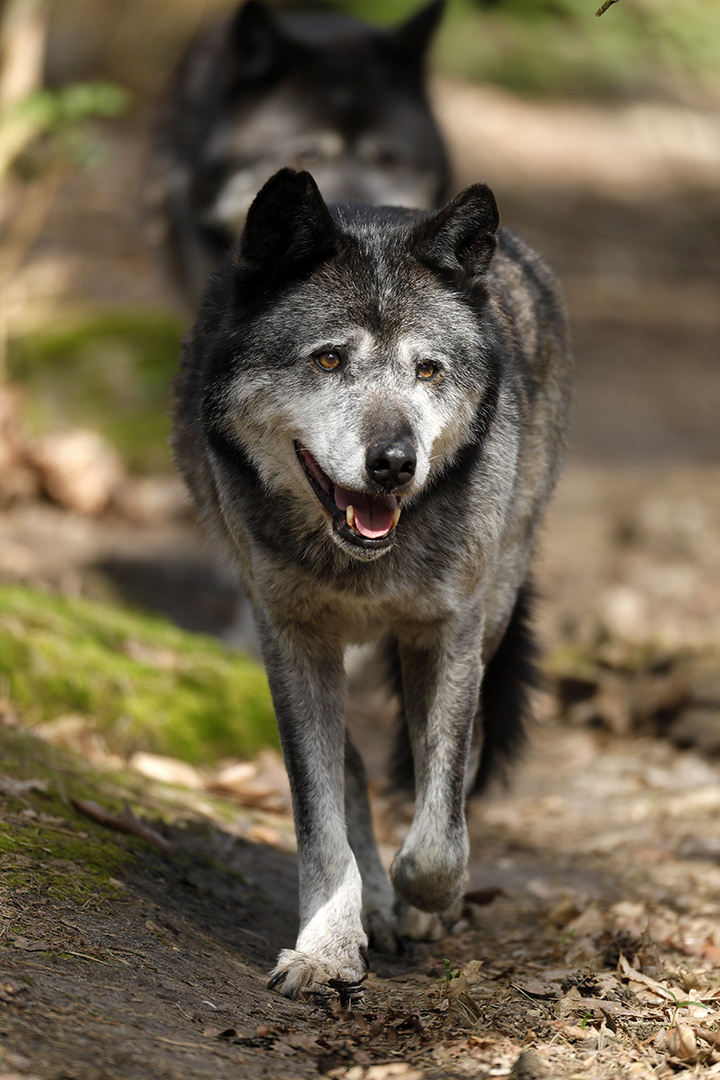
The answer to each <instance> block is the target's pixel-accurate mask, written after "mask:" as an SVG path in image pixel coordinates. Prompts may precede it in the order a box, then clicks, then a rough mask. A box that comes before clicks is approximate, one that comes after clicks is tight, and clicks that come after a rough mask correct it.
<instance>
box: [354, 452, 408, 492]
mask: <svg viewBox="0 0 720 1080" xmlns="http://www.w3.org/2000/svg"><path fill="white" fill-rule="evenodd" d="M416 464H417V454H416V453H415V447H414V446H413V445H412V443H409V442H406V441H405V440H399V441H398V442H390V441H388V442H376V443H373V444H372V446H369V447H368V449H367V453H366V454H365V467H366V469H367V472H368V476H369V477H370V479H371V480H372V481H373V482H374V483H376V484H380V485H381V487H384V488H385V490H386V491H392V490H393V488H398V487H402V486H403V484H407V482H408V481H409V480H412V478H413V476H414V475H415V466H416Z"/></svg>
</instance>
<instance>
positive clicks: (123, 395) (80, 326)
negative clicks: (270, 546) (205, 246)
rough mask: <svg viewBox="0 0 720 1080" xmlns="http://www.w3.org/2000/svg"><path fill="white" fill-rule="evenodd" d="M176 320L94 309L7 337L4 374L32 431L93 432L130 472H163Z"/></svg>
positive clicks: (157, 313) (166, 459) (164, 315)
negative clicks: (23, 393) (18, 391)
mask: <svg viewBox="0 0 720 1080" xmlns="http://www.w3.org/2000/svg"><path fill="white" fill-rule="evenodd" d="M182 333H183V325H182V323H181V321H180V319H179V318H175V317H174V316H173V315H171V314H169V313H166V312H162V311H150V312H144V311H142V310H123V311H117V312H110V313H105V314H103V313H93V314H92V315H90V316H88V317H87V318H86V319H84V320H82V321H78V322H76V323H73V324H71V325H69V326H67V327H63V328H60V329H55V328H43V329H42V330H38V331H35V332H28V333H27V334H24V335H23V336H22V337H17V338H11V339H10V341H9V342H8V349H7V374H8V376H9V378H10V379H11V380H12V381H13V382H17V383H19V384H20V385H22V386H25V387H26V388H27V389H28V390H29V391H30V393H29V394H28V398H29V419H30V423H31V425H32V427H33V428H34V429H35V431H37V432H43V431H50V430H56V429H58V428H68V427H77V426H80V427H91V428H93V429H94V430H96V431H100V432H101V433H102V434H103V435H105V436H106V437H107V438H108V439H109V440H110V442H112V443H113V445H114V446H115V447H116V448H117V449H118V450H119V451H120V453H121V454H122V456H123V458H124V460H125V463H126V465H127V466H128V468H129V469H130V470H131V471H132V472H134V473H137V474H144V473H149V472H153V471H168V470H170V468H171V467H172V466H171V461H170V451H169V448H168V439H169V435H170V418H169V398H170V384H171V381H172V377H173V375H174V374H175V371H176V369H177V358H178V353H179V350H180V340H181V337H182Z"/></svg>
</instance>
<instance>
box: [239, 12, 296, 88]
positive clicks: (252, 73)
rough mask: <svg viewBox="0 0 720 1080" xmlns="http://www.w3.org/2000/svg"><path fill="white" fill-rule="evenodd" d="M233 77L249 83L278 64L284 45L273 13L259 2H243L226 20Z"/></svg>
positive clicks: (281, 58)
mask: <svg viewBox="0 0 720 1080" xmlns="http://www.w3.org/2000/svg"><path fill="white" fill-rule="evenodd" d="M230 44H231V46H232V55H233V76H234V78H235V79H236V80H237V81H238V82H252V81H254V80H255V79H261V78H263V77H264V76H266V75H269V74H270V73H271V72H272V71H273V69H274V68H276V67H277V66H278V65H279V64H281V63H282V61H283V58H284V55H285V53H286V51H287V47H288V45H287V42H286V40H285V38H284V36H283V33H282V31H281V29H280V27H279V26H278V24H277V23H276V21H275V19H274V17H273V13H272V11H271V10H270V8H269V7H267V5H266V4H264V3H262V0H246V2H245V3H244V4H243V5H242V6H241V7H240V8H238V10H237V11H236V12H235V14H234V15H233V17H232V19H231V20H230Z"/></svg>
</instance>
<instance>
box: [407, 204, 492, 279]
mask: <svg viewBox="0 0 720 1080" xmlns="http://www.w3.org/2000/svg"><path fill="white" fill-rule="evenodd" d="M499 224H500V215H499V213H498V208H497V203H496V202H495V196H494V195H493V193H492V191H491V190H490V188H489V187H488V186H487V184H473V185H472V186H471V187H468V188H465V190H464V191H461V192H460V194H459V195H458V196H456V198H454V199H453V201H452V202H450V203H448V205H447V206H446V207H445V208H444V209H442V210H440V211H439V212H438V213H437V214H434V215H433V216H432V217H431V218H428V219H426V220H425V221H423V222H422V223H421V225H420V226H418V229H417V232H416V237H415V245H414V247H415V254H416V255H417V256H418V258H419V259H420V260H421V261H422V262H424V263H426V264H427V265H428V266H430V267H432V268H433V269H435V270H440V271H441V272H443V273H446V274H453V275H458V274H461V275H462V276H463V277H468V278H478V277H482V276H483V274H485V272H486V271H487V268H488V266H489V265H490V261H491V259H492V257H493V255H494V254H495V248H496V247H497V229H498V225H499Z"/></svg>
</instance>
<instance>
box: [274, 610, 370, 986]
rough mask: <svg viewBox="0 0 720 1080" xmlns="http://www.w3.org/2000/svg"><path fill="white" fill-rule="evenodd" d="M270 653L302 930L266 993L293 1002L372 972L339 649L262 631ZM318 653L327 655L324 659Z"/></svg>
mask: <svg viewBox="0 0 720 1080" xmlns="http://www.w3.org/2000/svg"><path fill="white" fill-rule="evenodd" d="M260 632H261V639H262V643H263V653H264V656H265V663H266V666H267V672H268V679H269V681H270V689H271V691H272V696H273V703H274V705H275V712H276V715H277V722H278V731H279V733H280V742H281V745H282V749H283V755H284V757H285V765H286V767H287V771H288V776H289V778H290V787H291V790H292V797H293V813H294V818H295V833H296V836H297V844H298V870H299V878H300V932H299V934H298V939H297V943H296V946H295V948H294V949H283V951H282V952H281V953H280V955H279V956H278V959H277V963H276V965H275V968H274V969H273V971H272V972H271V974H270V982H269V984H268V985H269V986H270V988H271V989H273V988H274V989H278V990H279V991H280V992H281V993H282V994H284V995H285V996H286V997H291V998H295V997H298V996H302V997H305V996H308V997H310V996H313V995H323V994H326V993H328V983H329V982H331V981H337V982H338V983H342V984H350V986H351V987H352V986H354V985H355V984H357V983H359V981H360V980H361V979H362V977H363V975H364V973H365V970H366V968H367V936H366V934H365V931H364V930H363V926H362V914H361V912H362V882H361V880H360V873H359V871H358V867H357V863H356V862H355V857H354V855H353V853H352V851H351V849H350V845H349V843H348V839H347V833H346V827H345V811H344V783H343V772H344V757H345V718H344V685H345V684H344V671H343V664H342V654H341V652H340V650H339V649H338V650H334V649H333V647H332V646H331V647H327V643H326V642H324V643H323V648H322V650H319V651H318V653H313V652H311V651H310V650H308V649H306V648H300V647H297V646H295V645H294V644H293V643H291V641H289V640H288V638H287V636H283V638H282V639H281V638H280V636H279V635H275V634H273V633H272V632H271V631H269V630H268V628H267V626H264V627H263V626H262V625H261V630H260ZM320 652H321V655H320Z"/></svg>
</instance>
